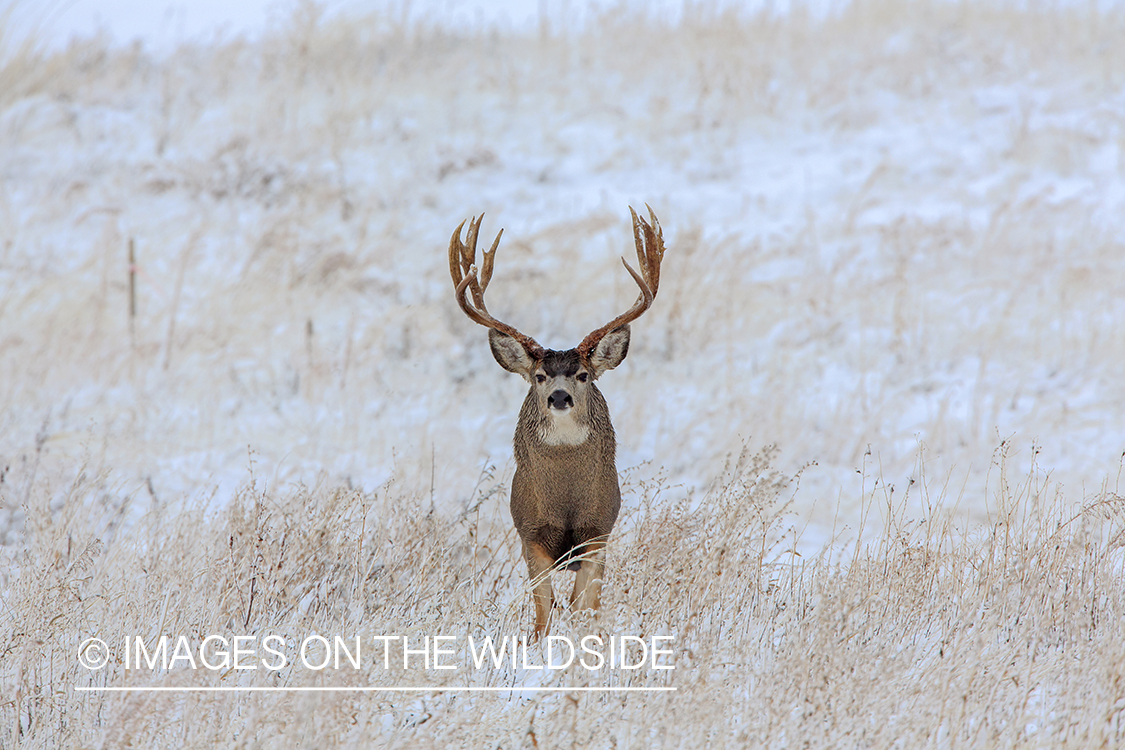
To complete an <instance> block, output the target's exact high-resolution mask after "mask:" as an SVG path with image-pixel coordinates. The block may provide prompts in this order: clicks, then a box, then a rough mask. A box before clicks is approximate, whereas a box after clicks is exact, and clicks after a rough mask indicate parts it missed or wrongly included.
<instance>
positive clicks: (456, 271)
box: [449, 214, 543, 358]
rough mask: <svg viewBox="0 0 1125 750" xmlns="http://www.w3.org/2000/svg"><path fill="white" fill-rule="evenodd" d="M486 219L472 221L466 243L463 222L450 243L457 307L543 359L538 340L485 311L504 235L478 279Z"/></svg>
mask: <svg viewBox="0 0 1125 750" xmlns="http://www.w3.org/2000/svg"><path fill="white" fill-rule="evenodd" d="M483 219H484V214H481V216H480V217H479V218H478V217H473V219H471V220H470V221H469V234H468V237H467V238H466V240H467V242H464V243H462V242H461V230H462V229H463V228H464V226H465V222H463V221H462V222H461V223H460V224H459V225H458V226H457V230H456V231H455V232H454V233H453V237H451V238H450V240H449V273H450V276H452V278H453V285H454V295H455V296H456V298H457V304H458V305H460V307H461V310H462V311H464V313H465V315H467V316H468V317H469V320H471V321H473V322H474V323H479V324H480V325H482V326H485V327H486V328H492V329H494V330H496V331H499V332H500V333H504V334H507V335H508V336H511V337H512V338H514V339H516V340H517V341H519V342H520V343H521V344H522V345H523V347H524V349H526V350H527V352H528V353H529V354H530V355H532V356H533V357H537V358H538V357H541V356H542V355H543V347H541V346H540V345H539V344H538V343H537V342H536V341H535V339H533V338H531V337H530V336H528V335H526V334H523V333H520V332H519V331H517V330H516V329H515V328H513V327H512V326H510V325H508V324H507V323H503V322H501V321H499V320H497V319H496V318H494V317H492V315H490V314H489V312H488V308H487V307H485V304H484V290H485V289H487V288H488V282H489V281H491V280H492V265H493V260H494V258H495V255H496V248H497V247H499V245H500V235H502V234H503V233H504V230H503V229H501V230H500V233H499V234H497V235H496V239H495V240H494V241H493V243H492V248H491V249H490V250H488V251H487V252H486V253H484V263H483V266H482V268H481V271H480V275H479V278H478V272H477V267H476V265H475V261H476V254H477V235H478V234H479V232H480V224H481V220H483ZM466 293H468V294H471V295H472V298H473V301H472V304H470V303H469V299H468V294H466Z"/></svg>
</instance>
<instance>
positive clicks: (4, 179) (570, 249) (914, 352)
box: [0, 2, 1125, 548]
mask: <svg viewBox="0 0 1125 750" xmlns="http://www.w3.org/2000/svg"><path fill="white" fill-rule="evenodd" d="M470 5H471V3H461V4H456V3H453V4H450V6H449V7H450V8H453V9H454V10H455V11H456V12H451V13H442V12H441V9H440V8H439V9H438V10H435V11H433V12H432V13H430V12H429V11H427V13H428V14H427V13H422V14H421V17H423V18H425V19H427V20H426V21H425V22H422V21H418V20H417V19H415V20H409V19H408V20H405V21H404V18H406V16H404V11H403V8H405V7H406V5H405V4H403V5H401V6H396V7H397V10H396V7H391V6H386V7H389V8H390V10H389V11H386V12H379V11H376V12H374V13H372V14H363V13H360V12H359V11H358V10H355V9H351V8H345V7H343V6H339V7H337V6H329V8H328V9H327V10H325V9H321V8H318V7H317V6H311V5H301V6H298V7H297V8H296V10H295V11H293V12H292V13H291V14H289V15H287V16H285V17H284V19H282V18H281V17H280V16H274V20H273V21H271V22H269V23H267V24H265V26H255V27H254V28H255V29H257V31H255V33H254V34H246V35H245V37H246V38H239V37H240V35H241V31H242V27H238V26H235V27H232V29H231V31H232V32H233V33H231V34H229V35H227V36H225V37H223V38H226V39H230V41H219V42H214V41H207V42H199V43H192V44H185V45H182V46H163V47H160V48H159V50H157V51H155V52H154V51H152V50H150V49H148V47H146V46H144V45H142V46H139V47H138V46H128V45H124V46H108V45H107V42H106V41H105V40H104V39H98V38H95V39H94V40H92V41H87V42H81V41H78V42H73V43H71V44H69V46H67V47H66V48H65V50H60V51H58V52H53V53H44V54H43V56H42V57H34V56H32V57H28V56H26V55H25V56H23V57H20V56H19V55H15V54H12V53H10V51H5V53H4V55H5V56H4V57H0V59H3V60H6V61H7V62H5V67H4V68H2V69H0V80H2V81H3V82H4V85H3V86H0V463H2V464H3V465H4V466H6V467H7V469H6V470H5V474H4V475H3V483H2V484H0V497H2V503H0V534H2V535H3V536H2V537H0V538H4V539H7V540H9V541H15V540H17V539H19V538H20V536H21V533H22V531H21V529H22V523H23V521H22V518H23V515H22V511H21V510H20V505H21V503H23V502H26V500H27V498H29V497H31V495H32V488H33V487H37V486H49V487H51V488H53V490H52V491H53V492H54V494H55V495H57V496H61V495H62V493H63V491H64V490H65V487H66V486H67V485H68V484H69V482H70V481H71V479H72V478H73V477H74V476H75V475H77V474H78V473H79V472H81V471H85V472H87V473H90V472H99V473H102V474H104V475H105V484H104V486H105V488H106V491H108V492H111V493H116V494H118V495H119V496H120V497H121V498H122V499H123V502H124V499H125V498H132V501H133V507H134V508H142V509H143V508H147V507H151V506H153V505H157V504H159V503H161V502H169V501H175V502H178V501H180V500H186V501H187V502H202V501H204V500H205V499H208V498H211V497H212V496H214V497H215V498H217V499H218V501H219V502H221V501H222V499H223V498H226V497H229V496H230V494H231V493H232V492H233V491H234V490H235V489H236V488H237V487H238V486H239V485H241V484H245V483H246V482H248V481H251V476H253V478H254V480H255V481H259V482H266V483H269V484H270V485H277V484H292V483H305V484H314V483H321V482H328V483H346V484H351V485H353V486H360V487H363V488H366V489H369V490H373V489H376V488H378V487H379V486H380V485H382V484H383V483H385V482H387V481H388V480H389V479H391V478H392V477H393V478H394V479H395V481H397V482H400V483H406V486H409V487H414V488H416V490H417V491H418V492H420V493H426V494H431V493H432V495H433V497H434V498H435V502H436V503H439V504H441V506H442V507H448V508H454V507H458V504H460V503H463V502H466V501H467V499H468V498H469V497H470V496H471V494H472V492H473V489H474V486H475V485H476V483H477V481H478V476H479V475H480V473H481V471H482V469H484V468H485V467H487V466H489V465H490V464H492V465H496V466H498V467H499V469H500V476H501V477H503V476H504V472H505V471H510V469H511V447H510V439H511V432H512V429H513V427H514V423H515V415H516V412H517V410H518V408H519V404H520V402H521V400H522V398H523V393H524V386H523V385H522V384H521V383H520V382H519V381H518V379H517V378H516V377H515V376H511V375H508V374H506V373H504V372H503V371H501V370H500V368H499V367H498V366H497V365H496V364H495V363H494V362H493V360H492V357H491V355H490V354H489V351H488V347H487V343H486V336H485V334H484V331H483V329H480V328H479V327H478V326H475V325H474V324H472V323H471V322H469V321H468V320H467V319H465V318H464V316H463V315H462V314H461V313H460V311H459V310H458V309H457V306H456V304H455V303H454V301H453V295H452V286H451V283H450V280H449V276H448V272H447V267H446V258H445V248H446V246H447V244H448V241H449V236H450V234H451V232H452V231H453V229H454V227H456V226H457V224H458V223H460V222H461V221H462V219H465V218H467V217H469V216H470V215H473V214H479V213H480V212H482V211H484V212H487V218H486V219H485V223H484V233H485V234H487V235H488V236H489V237H491V236H492V234H493V233H494V232H495V231H497V230H498V229H499V228H500V227H504V229H505V234H504V240H503V242H502V245H501V248H500V251H499V253H498V256H497V257H498V260H497V272H496V276H495V279H494V282H493V284H492V286H491V287H490V290H489V297H490V310H492V311H493V313H494V314H496V315H497V316H498V317H500V318H502V319H504V320H508V321H509V322H512V323H513V324H515V325H516V326H517V327H519V328H520V329H521V330H524V331H526V332H527V333H529V334H531V335H533V336H535V337H536V338H537V339H538V340H539V341H540V342H541V343H543V344H545V345H547V346H554V347H556V348H565V347H570V346H574V345H575V344H576V343H577V342H578V341H579V340H580V339H581V337H582V336H583V335H585V333H587V332H588V331H589V330H591V329H592V328H594V327H596V326H598V325H601V324H602V323H604V322H605V321H607V320H608V319H609V318H610V317H612V316H613V315H615V314H616V313H618V312H620V311H621V310H623V309H624V308H625V307H626V306H627V305H629V304H630V303H631V302H632V300H633V298H634V296H635V287H634V286H633V284H632V281H631V280H630V279H629V278H628V276H627V274H626V273H625V271H624V270H623V269H622V268H621V266H620V261H619V260H618V256H620V255H622V254H630V253H631V247H630V243H631V240H630V228H629V223H628V210H627V206H629V205H633V206H636V207H638V208H640V207H642V206H643V205H644V204H645V203H648V204H649V205H651V206H652V208H653V210H654V211H655V212H656V214H657V215H658V216H659V217H660V220H661V221H662V223H663V225H664V229H665V236H666V240H667V245H668V254H667V258H666V260H665V269H664V273H663V277H662V285H661V289H660V295H659V297H658V298H657V300H656V303H655V305H654V307H653V309H652V310H651V311H650V312H649V313H648V314H647V315H646V316H645V317H644V318H643V319H642V320H640V321H638V322H637V323H636V324H635V325H634V327H633V345H632V348H631V350H630V354H629V357H628V359H627V360H626V361H625V363H624V364H623V365H622V367H621V368H619V369H618V370H616V371H614V372H611V373H608V374H607V375H605V376H604V378H603V379H602V381H601V384H600V385H601V387H602V389H603V391H604V392H605V394H606V397H607V400H608V401H609V404H610V408H611V411H612V413H613V415H614V424H615V426H616V428H617V433H618V442H619V459H618V465H619V468H621V469H623V470H625V472H626V474H627V476H628V477H629V478H630V479H631V480H632V479H645V478H648V477H653V476H656V475H663V476H666V477H667V479H668V482H669V484H671V485H673V489H671V490H670V491H672V492H677V493H691V492H697V491H698V490H700V489H702V488H705V487H706V486H707V485H708V484H709V482H711V481H712V480H713V479H714V478H715V477H716V476H717V475H718V474H719V472H720V471H721V469H722V466H723V464H724V461H725V460H726V459H727V457H728V456H729V455H731V454H732V453H737V452H738V451H739V449H740V448H741V446H742V445H743V444H744V443H746V444H749V445H750V446H752V447H756V446H760V445H765V444H770V443H777V444H778V445H779V446H780V449H781V453H780V458H779V464H778V466H779V468H780V469H782V470H783V471H787V472H794V471H796V470H798V469H800V468H801V467H805V468H804V470H803V472H802V474H801V478H800V482H799V486H797V488H796V490H795V492H794V495H793V500H794V503H793V510H794V513H795V514H796V520H795V521H794V523H795V524H796V525H797V526H805V524H806V523H807V525H808V526H807V529H806V530H805V537H804V539H805V544H806V545H807V546H808V547H809V548H817V547H819V546H820V545H821V544H822V543H824V542H826V541H827V540H828V539H829V538H830V537H831V536H832V533H833V532H832V529H833V528H835V529H836V533H837V534H838V535H840V534H841V531H840V529H841V528H845V527H846V528H852V529H854V528H855V527H856V526H857V525H858V523H859V508H860V505H861V502H862V500H863V498H864V497H865V493H866V496H867V497H870V492H871V490H872V487H873V484H874V483H875V482H876V481H878V482H879V486H883V485H884V483H885V485H886V486H887V490H886V492H888V493H889V492H892V490H891V487H892V486H893V492H895V493H903V492H907V491H909V492H911V493H914V494H913V495H912V496H914V497H917V498H918V499H919V505H918V508H919V513H920V514H923V515H924V514H925V513H926V510H925V509H926V507H927V506H926V505H925V502H924V501H925V499H926V496H927V495H928V497H929V498H930V499H933V498H936V497H937V495H938V494H940V493H945V494H947V495H948V497H949V502H948V505H949V506H950V507H952V506H954V505H956V508H957V513H958V514H959V515H961V516H968V517H969V518H970V519H977V520H979V519H980V518H981V517H983V515H984V514H985V513H987V511H988V503H989V501H990V496H991V490H990V489H989V482H996V481H999V478H998V477H997V476H996V475H995V472H994V471H993V458H994V453H995V452H996V451H997V450H1001V447H1000V446H1001V442H1002V441H1006V442H1005V447H1004V448H1002V450H1004V451H1007V452H1009V453H1011V454H1013V455H1014V459H1013V463H1012V466H1014V467H1016V468H1018V470H1020V471H1027V470H1029V469H1030V466H1031V462H1032V458H1033V455H1034V456H1035V457H1034V460H1035V461H1036V462H1037V464H1038V466H1039V467H1040V468H1041V469H1042V470H1044V471H1048V472H1050V474H1051V477H1052V479H1053V481H1055V482H1060V483H1062V485H1063V488H1064V494H1065V497H1066V498H1067V499H1068V500H1069V501H1071V502H1077V501H1079V500H1081V499H1082V497H1083V496H1084V495H1087V494H1089V493H1092V492H1095V491H1097V490H1098V489H1100V488H1101V487H1102V486H1103V484H1104V483H1107V482H1108V486H1109V488H1110V489H1115V488H1116V487H1117V481H1118V475H1119V471H1120V468H1121V460H1122V455H1123V451H1125V420H1123V419H1122V415H1123V414H1125V384H1123V383H1125V381H1123V379H1122V377H1121V372H1122V368H1123V366H1125V337H1123V336H1122V335H1121V328H1122V323H1125V153H1123V149H1125V129H1123V124H1125V94H1123V91H1125V87H1123V85H1122V84H1123V83H1125V52H1123V51H1122V48H1121V45H1119V44H1116V41H1115V37H1114V36H1113V35H1114V34H1115V33H1116V31H1115V30H1120V29H1121V28H1122V27H1121V25H1120V18H1119V16H1115V15H1112V14H1108V15H1101V16H1098V15H1094V14H1092V13H1091V11H1090V10H1089V7H1088V6H1085V5H1083V6H1082V7H1081V8H1078V9H1074V10H1068V11H1064V10H1041V11H1026V12H1025V11H1016V10H1012V9H1009V8H1004V7H1002V6H990V5H987V4H970V5H952V4H950V5H947V4H943V3H916V4H905V5H902V4H898V3H890V2H887V3H883V2H875V3H861V4H857V5H855V6H849V8H848V9H846V10H843V11H840V12H837V13H835V14H829V17H827V18H824V19H821V20H810V19H809V18H808V17H807V16H806V15H805V14H803V13H801V12H797V11H794V12H791V13H785V14H773V15H763V16H753V15H744V16H736V15H732V14H730V13H729V12H727V13H725V14H724V12H723V11H722V10H721V9H715V8H711V9H702V10H700V9H695V10H690V9H689V11H688V12H685V13H682V14H681V16H682V17H681V18H678V20H675V21H668V20H666V19H665V20H662V17H660V16H656V17H650V16H645V15H641V14H630V13H626V12H622V11H617V12H609V13H607V14H605V15H600V16H597V15H591V16H590V18H592V19H595V20H592V21H590V22H589V23H587V25H586V26H584V27H582V28H581V29H572V30H570V31H567V30H566V28H565V25H555V26H551V24H546V25H544V24H541V23H540V22H539V19H540V18H541V16H539V15H535V14H538V13H547V14H548V15H550V14H552V13H555V14H557V16H551V17H552V18H565V17H566V14H565V13H564V11H565V8H561V9H560V8H559V7H557V6H556V5H555V4H542V5H543V7H544V8H546V10H545V11H543V10H541V9H540V8H539V7H536V8H535V12H534V13H530V12H529V13H526V14H525V15H524V16H522V17H521V19H516V20H513V22H512V24H511V25H510V26H504V25H502V24H501V25H500V26H497V27H495V28H493V29H492V30H489V28H488V27H489V24H488V23H486V22H485V21H487V19H485V21H481V22H480V23H479V24H477V25H472V26H470V27H466V26H465V25H464V23H462V22H461V21H459V20H458V19H461V18H462V16H460V15H458V14H466V13H470V12H471V11H469V10H467V9H468V8H469V6H470ZM518 5H519V7H520V8H521V9H524V10H526V8H527V6H529V5H532V6H534V5H535V4H518ZM454 6H456V8H454ZM85 7H87V6H83V5H81V4H75V6H74V8H72V9H71V11H73V13H75V14H77V13H78V11H79V10H80V9H82V8H85ZM423 7H424V8H428V7H429V6H423ZM68 12H70V11H68ZM411 12H412V13H415V12H418V11H417V9H415V10H412V11H411ZM64 16H66V14H60V17H64ZM76 17H77V16H76ZM475 17H476V18H484V17H483V16H482V15H480V14H478V15H477V16H475ZM442 18H445V19H446V21H447V22H446V23H441V22H440V19H442ZM449 18H452V19H454V22H452V23H450V22H448V19H449ZM525 22H526V23H525ZM82 23H85V21H83V22H82ZM466 28H467V30H466ZM560 29H562V30H561V31H560ZM173 31H174V29H173ZM131 33H132V32H130V31H128V30H125V31H123V32H121V33H116V32H114V33H113V34H112V36H113V37H115V38H117V39H119V40H120V41H124V40H125V39H127V38H129V35H130V34H131ZM168 33H173V32H168ZM175 33H176V34H182V38H190V39H198V38H199V34H198V33H197V30H196V29H195V28H194V27H192V28H191V29H188V30H186V31H183V32H175ZM178 38H181V37H177V39H178ZM155 46H159V45H155ZM130 243H132V244H133V247H134V249H135V255H136V271H137V274H136V277H135V283H136V315H135V317H131V316H130V292H129V280H130V275H129V261H128V257H129V256H128V253H129V249H128V248H129V246H130ZM1036 453H1037V455H1035V454H1036ZM920 457H921V458H920ZM923 462H924V466H923ZM2 468H3V467H0V469H2ZM912 483H913V486H912ZM918 483H920V484H918ZM992 487H993V488H994V487H995V485H992ZM877 492H881V491H880V490H877ZM1052 492H1053V490H1052ZM880 496H882V495H880ZM897 496H898V495H896V497H897ZM212 502H213V501H212ZM494 502H497V503H501V502H504V497H503V496H502V495H498V496H497V497H496V498H495V500H494ZM626 502H627V503H628V502H629V498H628V496H627V498H626ZM843 536H844V537H846V536H847V532H844V533H843Z"/></svg>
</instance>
